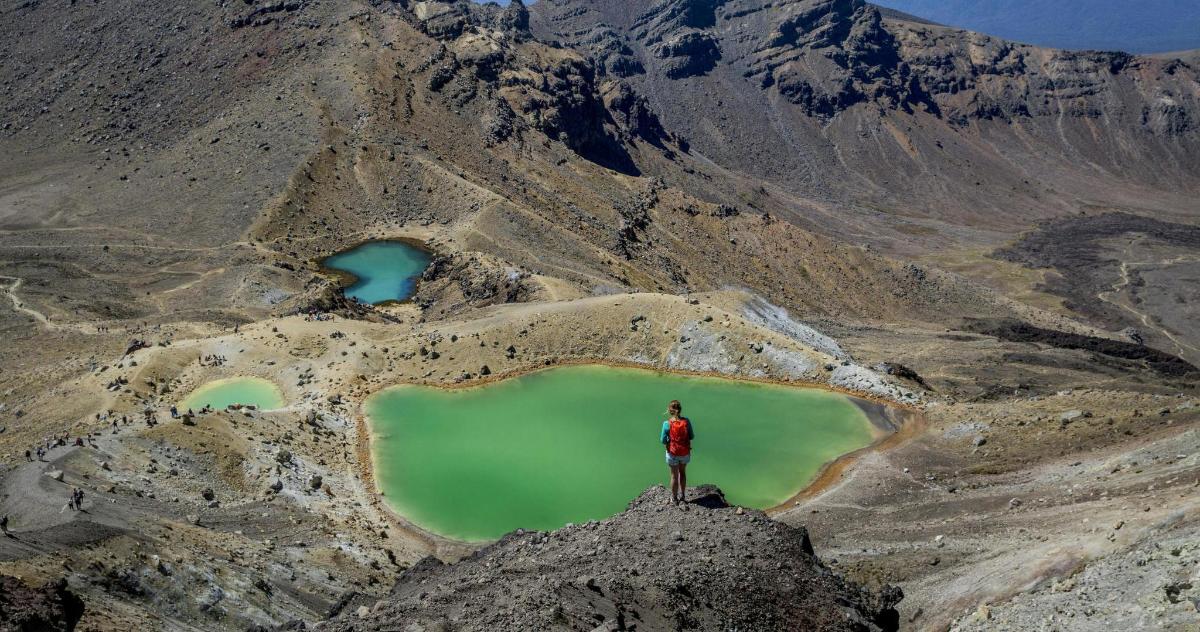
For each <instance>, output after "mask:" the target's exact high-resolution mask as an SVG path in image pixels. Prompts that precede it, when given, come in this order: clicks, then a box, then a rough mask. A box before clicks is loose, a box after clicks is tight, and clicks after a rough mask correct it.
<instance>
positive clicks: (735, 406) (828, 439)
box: [366, 366, 875, 541]
mask: <svg viewBox="0 0 1200 632" xmlns="http://www.w3.org/2000/svg"><path fill="white" fill-rule="evenodd" d="M672 399H679V400H681V401H682V402H683V406H684V416H686V417H689V418H690V419H691V420H692V422H693V425H694V427H695V432H696V440H695V442H694V443H693V452H692V463H691V465H690V466H689V467H688V484H689V485H696V484H700V483H713V484H716V485H718V486H720V487H721V488H722V489H723V490H724V491H725V493H726V495H727V497H728V499H729V500H730V502H733V503H736V504H739V505H744V506H748V507H755V508H768V507H772V506H775V505H778V504H780V503H782V502H784V501H786V500H787V499H788V498H790V497H791V496H793V495H795V494H796V493H797V492H799V491H800V490H801V489H803V488H804V487H805V486H806V485H807V484H808V483H809V482H810V481H811V480H812V479H813V478H814V476H815V475H816V474H817V473H818V471H819V470H820V468H821V466H822V465H824V464H826V463H828V462H830V461H831V460H834V459H836V458H837V457H838V456H840V455H843V454H846V453H848V452H852V451H854V450H857V449H859V448H862V447H864V446H867V445H869V444H870V443H871V442H872V440H873V439H874V437H875V433H874V432H873V430H872V425H871V422H870V421H869V420H868V419H867V416H866V414H865V413H864V412H863V411H862V410H861V409H860V408H859V407H858V406H856V405H855V404H854V403H853V402H852V401H850V400H849V399H848V398H846V397H845V396H842V395H839V394H837V393H831V392H828V391H823V390H817V389H806V388H793V387H787V386H777V385H769V384H760V383H753V382H742V381H733V380H723V379H717V378H707V377H691V376H681V375H674V374H667V373H659V372H653V371H646V370H639V369H626V368H612V367H604V366H574V367H562V368H555V369H549V370H546V371H540V372H536V373H531V374H527V375H524V376H522V377H518V378H514V379H509V380H504V381H500V382H496V383H492V384H488V385H485V386H479V387H474V388H469V389H440V388H434V387H424V386H397V387H392V388H388V389H385V390H383V391H381V392H379V393H377V394H375V395H374V396H372V397H371V398H369V399H368V400H367V403H366V413H367V416H368V420H369V423H370V428H371V434H372V439H371V452H372V458H373V461H374V467H375V474H376V478H377V484H378V485H379V487H380V489H381V490H382V491H383V492H384V497H385V500H386V501H387V502H388V503H389V504H390V505H391V506H392V508H393V509H394V510H396V511H397V512H398V513H399V514H400V515H402V516H404V517H405V518H406V519H408V520H409V521H411V522H412V523H414V524H416V525H418V526H420V527H422V528H424V529H426V530H428V531H431V532H433V533H437V534H440V535H443V536H446V537H450V538H453V539H459V540H467V541H478V540H487V539H493V538H497V537H499V536H501V535H503V534H505V533H507V532H509V531H511V530H513V529H517V528H526V529H555V528H558V527H561V526H563V525H564V524H566V523H568V522H576V523H578V522H583V521H586V520H591V519H602V518H605V517H608V516H611V515H613V514H615V513H618V512H620V511H621V510H622V509H623V508H624V507H625V505H626V504H627V503H628V502H629V501H630V500H631V499H632V498H634V497H635V496H637V495H638V494H639V493H640V492H641V491H642V490H644V489H645V488H646V487H648V486H650V485H653V484H655V483H666V482H667V480H668V478H667V477H668V469H667V466H666V464H665V463H664V454H663V453H664V450H663V446H662V444H660V443H659V430H660V428H661V426H662V422H663V421H664V420H665V419H666V412H665V411H666V407H667V403H668V402H669V401H670V400H672Z"/></svg>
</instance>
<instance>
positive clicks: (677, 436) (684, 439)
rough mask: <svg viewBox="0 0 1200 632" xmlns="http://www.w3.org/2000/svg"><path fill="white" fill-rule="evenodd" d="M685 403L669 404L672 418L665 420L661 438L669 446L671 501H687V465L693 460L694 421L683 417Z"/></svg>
mask: <svg viewBox="0 0 1200 632" xmlns="http://www.w3.org/2000/svg"><path fill="white" fill-rule="evenodd" d="M682 412H683V405H682V404H680V403H679V400H673V401H672V402H671V403H670V404H669V405H668V406H667V414H668V415H670V418H669V419H667V420H666V421H664V422H663V425H662V432H661V433H659V440H660V441H662V444H663V445H664V446H666V447H667V465H668V466H669V467H670V468H671V502H672V503H681V502H687V466H688V463H689V462H691V460H692V439H694V438H695V437H696V433H695V432H693V431H692V421H691V420H690V419H688V418H687V417H681V416H680V414H681V413H682Z"/></svg>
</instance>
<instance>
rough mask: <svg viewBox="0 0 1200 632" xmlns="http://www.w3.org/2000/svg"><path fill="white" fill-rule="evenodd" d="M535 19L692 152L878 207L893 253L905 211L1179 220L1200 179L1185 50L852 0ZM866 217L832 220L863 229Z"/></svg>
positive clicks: (579, 5)
mask: <svg viewBox="0 0 1200 632" xmlns="http://www.w3.org/2000/svg"><path fill="white" fill-rule="evenodd" d="M530 11H531V14H532V16H531V24H532V27H531V28H532V30H533V31H534V33H535V35H537V36H539V37H540V38H543V39H546V40H559V41H562V42H564V43H567V44H569V45H571V46H574V47H577V48H578V49H579V50H582V51H587V53H588V54H589V55H590V56H592V58H593V59H594V60H595V61H596V63H597V66H598V68H599V69H600V70H601V71H602V72H604V73H605V74H606V75H607V76H609V77H611V78H614V79H619V80H621V81H623V82H626V83H628V84H629V85H631V86H632V87H633V88H634V89H635V90H636V91H637V92H638V93H639V94H642V95H645V97H646V98H647V101H648V105H649V106H650V107H651V108H652V109H653V110H654V111H656V112H658V113H659V114H660V116H661V117H662V120H663V122H664V124H665V126H666V128H667V129H668V130H670V131H672V132H677V133H679V134H680V135H681V136H682V137H684V138H686V139H688V141H690V146H691V148H692V149H693V150H694V151H695V153H696V154H698V155H703V157H705V158H707V159H711V160H714V161H716V162H717V163H718V164H720V165H721V166H723V167H726V168H730V169H733V170H735V171H738V172H741V173H745V174H748V175H751V176H755V177H759V178H765V179H767V180H769V181H771V182H773V183H774V184H776V185H778V186H779V187H781V188H782V189H784V190H786V191H787V192H789V193H791V194H795V195H799V196H803V197H808V198H813V199H817V200H822V201H825V202H827V203H832V204H836V205H840V206H843V207H848V208H854V207H860V208H861V207H866V208H871V209H878V210H882V211H884V212H885V213H887V215H888V216H889V219H888V220H887V222H888V223H889V224H890V225H891V226H888V227H880V228H879V230H878V233H879V235H878V238H877V239H875V238H872V239H873V240H874V241H876V243H881V244H884V245H890V246H893V247H896V248H903V247H904V244H903V243H900V242H902V241H904V240H906V239H907V238H905V237H902V236H900V235H896V234H894V233H893V235H892V236H888V233H890V232H892V231H893V229H894V225H895V223H896V222H897V221H900V222H912V223H913V224H914V225H911V226H909V227H908V234H909V235H911V234H913V233H918V232H926V231H928V230H930V229H931V228H933V227H935V226H936V225H944V224H950V225H953V226H956V227H966V228H967V230H966V232H965V233H963V234H962V235H961V237H965V238H967V239H968V240H970V241H994V240H995V239H996V236H995V234H994V231H999V232H1000V233H1002V234H1011V233H1012V232H1014V231H1016V230H1019V229H1021V228H1023V227H1025V226H1027V225H1028V224H1029V222H1030V221H1033V220H1036V219H1040V218H1044V217H1048V216H1054V215H1059V214H1063V213H1071V212H1077V211H1078V210H1079V209H1080V208H1082V207H1087V206H1090V205H1096V204H1100V205H1109V206H1113V207H1130V206H1136V207H1141V208H1146V209H1153V210H1155V211H1157V212H1166V213H1168V214H1174V215H1176V216H1180V217H1183V216H1188V215H1190V214H1191V211H1190V210H1189V209H1191V208H1192V207H1191V205H1190V204H1189V202H1188V200H1189V199H1190V197H1191V195H1193V194H1194V193H1195V192H1196V190H1197V182H1200V126H1198V121H1200V70H1198V69H1197V68H1196V67H1195V66H1194V65H1192V64H1190V63H1188V62H1186V61H1183V60H1179V59H1156V58H1145V57H1135V56H1130V55H1127V54H1123V53H1096V52H1079V53H1074V52H1064V51H1057V50H1049V49H1042V48H1037V47H1032V46H1026V45H1020V44H1014V43H1011V42H1006V41H1003V40H1000V39H996V38H993V37H988V36H985V35H980V34H976V33H969V32H965V31H961V30H956V29H951V28H946V27H940V26H937V25H933V24H929V23H924V22H919V21H915V20H904V19H899V18H895V17H892V18H885V17H884V16H883V15H882V14H881V12H880V10H879V9H877V8H876V7H874V6H872V5H869V4H866V3H864V2H862V1H861V0H782V1H778V2H766V1H764V0H661V1H659V2H654V3H651V4H650V5H649V6H646V5H644V4H642V3H635V2H629V1H626V0H601V1H598V2H581V1H579V0H547V1H545V2H539V3H537V4H535V5H532V6H531V7H530ZM897 216H900V218H897ZM794 219H797V220H798V221H801V222H803V221H804V217H803V216H802V214H801V215H799V216H797V217H795V218H794ZM863 221H868V222H869V221H871V220H870V218H869V217H865V216H863V215H862V214H861V213H859V214H857V217H852V218H851V217H843V218H840V219H839V221H838V222H835V225H836V224H838V223H841V224H842V225H841V227H840V229H839V230H841V231H842V232H844V233H846V234H849V233H852V232H857V233H861V232H863V231H862V230H861V226H852V224H858V223H861V222H863ZM981 228H986V230H979V229H981ZM938 230H942V228H938ZM988 232H993V234H990V235H989V234H985V233H988Z"/></svg>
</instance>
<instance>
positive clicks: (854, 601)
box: [320, 486, 903, 632]
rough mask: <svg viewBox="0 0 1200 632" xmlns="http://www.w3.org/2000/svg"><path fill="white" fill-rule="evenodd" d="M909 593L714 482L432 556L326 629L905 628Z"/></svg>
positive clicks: (652, 492) (647, 495) (658, 492)
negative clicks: (833, 563) (838, 568)
mask: <svg viewBox="0 0 1200 632" xmlns="http://www.w3.org/2000/svg"><path fill="white" fill-rule="evenodd" d="M902 598H903V593H902V592H901V591H900V590H899V589H898V588H895V587H891V586H885V587H883V588H881V589H879V590H877V591H871V590H867V589H864V588H862V587H860V586H857V585H855V584H853V583H850V582H847V581H846V580H844V579H842V578H841V577H839V576H838V575H836V574H835V573H833V572H831V571H830V570H829V569H828V568H826V567H825V565H823V564H822V563H821V561H820V560H819V559H818V558H817V557H816V556H815V555H814V553H813V548H812V544H811V542H810V541H809V537H808V532H807V531H806V530H805V529H804V528H803V527H792V526H788V525H785V524H782V523H779V522H775V521H773V520H771V519H770V518H768V517H767V516H766V515H765V514H763V513H762V512H759V511H747V510H743V509H741V508H736V507H731V506H729V505H728V504H727V503H726V502H725V498H724V496H723V495H722V493H721V491H720V490H719V489H717V488H715V487H712V486H704V487H700V488H696V489H694V490H693V492H692V500H691V501H690V503H689V504H687V505H682V506H676V505H670V504H668V502H667V492H666V490H665V489H663V488H662V487H661V486H656V487H652V488H650V489H649V490H647V491H646V492H644V493H643V494H642V495H641V496H639V497H638V498H636V499H635V500H633V502H631V503H630V504H629V507H628V509H627V510H626V511H625V512H624V513H621V514H619V515H617V516H614V517H613V518H610V519H607V520H602V521H599V522H588V523H585V524H579V525H568V526H566V527H564V528H562V529H559V530H558V531H553V532H549V533H544V532H521V531H517V532H514V533H511V534H509V535H507V536H505V537H504V538H502V539H501V540H500V541H498V542H496V543H495V544H493V545H491V546H488V547H486V548H484V549H481V550H479V551H477V552H476V553H474V554H472V555H471V556H470V557H468V558H467V559H465V560H462V561H460V562H458V563H456V564H443V563H442V562H439V561H438V560H436V559H434V558H427V559H425V560H423V561H422V562H420V563H418V564H417V565H416V566H414V567H413V568H411V569H409V570H408V571H407V572H405V573H404V575H402V576H401V577H400V579H399V581H398V582H397V584H396V586H395V588H393V590H392V593H391V595H390V596H388V597H385V598H384V599H382V600H380V601H379V602H377V603H376V604H375V605H374V606H373V607H370V608H368V607H366V606H363V607H362V608H361V610H359V611H356V612H354V613H347V614H345V615H343V616H342V617H341V618H339V619H335V620H333V621H331V622H329V623H327V624H324V625H323V626H321V627H320V629H321V630H326V631H328V632H351V631H356V632H357V631H363V632H366V631H376V630H379V631H381V630H392V629H406V627H405V626H411V629H426V630H433V629H448V628H450V627H452V628H453V629H455V630H579V629H592V628H595V629H597V630H669V629H670V630H673V629H695V630H716V629H721V630H735V629H736V630H828V631H834V630H847V631H850V630H856V631H857V630H861V631H868V630H872V631H879V630H896V629H898V624H899V620H898V615H897V614H896V611H895V606H896V604H897V603H899V602H900V600H901V599H902ZM439 626H441V627H439Z"/></svg>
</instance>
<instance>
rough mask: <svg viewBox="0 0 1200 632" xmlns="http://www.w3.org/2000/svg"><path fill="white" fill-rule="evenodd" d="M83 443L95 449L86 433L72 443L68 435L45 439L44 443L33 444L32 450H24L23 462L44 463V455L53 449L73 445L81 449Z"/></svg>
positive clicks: (92, 440)
mask: <svg viewBox="0 0 1200 632" xmlns="http://www.w3.org/2000/svg"><path fill="white" fill-rule="evenodd" d="M85 442H86V445H90V446H92V447H93V448H94V447H96V439H95V437H94V436H93V435H92V433H90V432H89V433H87V434H86V435H80V436H78V437H75V439H74V441H72V440H71V436H70V435H68V434H63V435H61V436H56V437H51V438H49V439H45V440H44V441H42V442H40V443H37V444H35V445H34V446H33V447H32V448H29V449H28V450H25V460H26V461H34V460H38V461H45V460H46V455H47V454H49V453H50V451H51V450H53V449H54V448H62V447H66V446H68V445H74V446H76V447H83V446H84V444H85ZM34 457H37V458H36V459H35V458H34Z"/></svg>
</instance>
